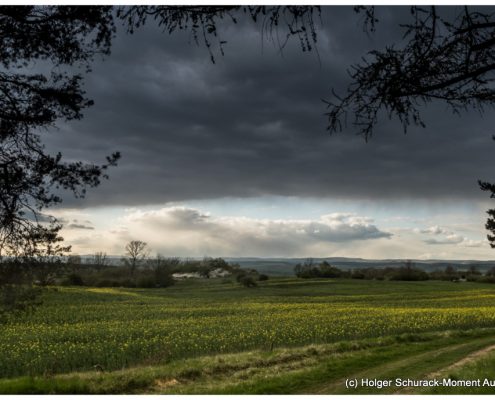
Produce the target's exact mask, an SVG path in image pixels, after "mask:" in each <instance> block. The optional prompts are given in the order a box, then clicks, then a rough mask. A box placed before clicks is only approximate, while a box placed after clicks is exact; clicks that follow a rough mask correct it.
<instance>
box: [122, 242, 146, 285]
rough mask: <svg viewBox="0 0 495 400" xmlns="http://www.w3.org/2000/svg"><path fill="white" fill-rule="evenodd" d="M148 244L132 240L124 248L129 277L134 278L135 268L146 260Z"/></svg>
mask: <svg viewBox="0 0 495 400" xmlns="http://www.w3.org/2000/svg"><path fill="white" fill-rule="evenodd" d="M147 246H148V244H147V243H146V242H142V241H140V240H132V241H130V242H129V243H127V244H126V246H125V251H126V256H127V258H126V259H125V261H126V264H127V265H128V266H129V268H130V274H131V276H134V272H135V271H136V268H137V267H138V266H139V265H140V264H141V262H142V261H144V260H145V259H146V257H147V256H148V254H149V251H148V249H147Z"/></svg>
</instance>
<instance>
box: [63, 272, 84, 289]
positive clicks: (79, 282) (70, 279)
mask: <svg viewBox="0 0 495 400" xmlns="http://www.w3.org/2000/svg"><path fill="white" fill-rule="evenodd" d="M64 283H66V284H67V285H69V286H84V281H83V278H82V277H81V275H79V274H76V273H75V272H73V273H71V274H69V275H68V276H67V278H66V280H65V282H64Z"/></svg>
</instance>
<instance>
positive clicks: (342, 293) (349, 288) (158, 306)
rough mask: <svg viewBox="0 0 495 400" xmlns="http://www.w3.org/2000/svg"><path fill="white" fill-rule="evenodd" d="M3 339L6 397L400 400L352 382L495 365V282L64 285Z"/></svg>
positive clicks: (5, 328) (0, 362)
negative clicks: (337, 398) (348, 398)
mask: <svg viewBox="0 0 495 400" xmlns="http://www.w3.org/2000/svg"><path fill="white" fill-rule="evenodd" d="M0 340H1V343H2V346H1V347H0V371H1V379H0V393H361V392H363V393H389V392H396V391H400V390H399V389H398V388H383V389H376V388H365V387H358V388H357V389H346V387H345V379H346V378H356V379H358V378H359V379H360V378H380V379H382V378H384V377H391V378H396V377H404V378H411V379H413V378H421V377H423V378H424V377H428V376H430V375H431V374H434V376H442V374H446V376H448V375H449V374H450V375H452V374H454V375H455V374H460V375H459V376H461V378H458V379H462V376H464V375H465V374H467V373H468V372H469V373H471V374H472V371H473V370H472V368H468V367H466V363H467V362H468V361H469V363H483V362H486V361H484V360H485V359H486V358H487V357H488V358H490V357H491V353H490V352H489V351H486V352H481V351H480V350H482V349H487V348H489V346H491V345H493V344H495V285H490V284H479V283H468V282H464V283H452V282H440V281H426V282H389V281H360V280H330V279H328V280H325V279H318V280H297V279H291V278H279V279H272V280H269V281H267V282H262V283H260V285H259V286H258V287H256V288H249V289H248V288H241V287H240V286H239V285H238V284H236V283H232V282H227V283H224V282H222V281H221V280H198V281H188V282H179V283H178V284H177V285H175V286H173V287H170V288H166V289H120V288H112V289H96V288H94V289H91V288H75V287H71V288H51V289H48V290H46V291H45V294H44V297H43V304H42V306H40V307H39V308H37V309H36V310H35V311H34V312H33V313H32V314H29V315H25V316H23V317H21V318H19V317H17V318H15V319H14V318H13V319H12V320H11V321H8V322H7V323H6V324H4V325H2V326H1V327H0ZM473 354H475V355H476V357H474V356H473ZM466 357H467V358H466ZM464 359H465V360H466V363H464V362H459V360H464ZM456 363H457V364H456ZM479 368H481V367H479ZM463 371H464V372H463ZM481 373H482V369H479V371H478V375H479V374H481ZM435 374H436V375H435ZM463 374H464V375H463ZM432 376H433V375H432ZM455 376H457V375H455ZM487 377H488V378H489V376H487ZM492 378H493V377H492ZM494 379H495V378H494ZM465 389H468V388H464V389H463V390H464V391H465ZM469 389H470V390H471V389H472V388H469ZM485 389H486V388H485ZM492 389H495V388H490V389H486V390H485V392H488V393H491V392H495V390H492ZM401 390H402V389H401ZM404 390H405V392H407V393H422V392H427V391H428V390H423V389H407V390H406V389H404ZM435 390H437V389H435ZM442 390H443V389H442ZM437 391H438V390H437ZM445 391H449V393H457V392H462V390H460V389H459V388H456V389H455V390H452V389H451V388H450V389H448V390H447V389H445ZM467 392H468V393H469V390H468V391H467ZM473 393H474V391H473Z"/></svg>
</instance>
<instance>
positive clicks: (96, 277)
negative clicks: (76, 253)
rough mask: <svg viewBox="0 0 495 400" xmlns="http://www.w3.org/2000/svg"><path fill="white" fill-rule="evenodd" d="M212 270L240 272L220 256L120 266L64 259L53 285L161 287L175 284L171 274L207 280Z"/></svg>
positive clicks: (157, 259) (150, 260) (147, 260)
mask: <svg viewBox="0 0 495 400" xmlns="http://www.w3.org/2000/svg"><path fill="white" fill-rule="evenodd" d="M216 271H226V272H228V273H229V274H230V275H234V276H235V275H237V274H239V273H240V272H241V270H240V267H239V265H237V264H229V263H227V262H226V261H225V260H224V259H222V258H204V259H202V260H190V259H180V258H178V257H162V256H160V255H158V256H156V257H153V258H145V259H142V260H140V262H139V263H138V264H137V265H131V264H130V263H129V262H124V263H123V265H120V266H114V265H101V264H91V263H85V264H75V263H73V262H71V261H70V260H68V262H67V271H66V273H65V274H64V277H62V278H61V279H58V280H54V281H53V284H60V285H70V286H72V285H79V286H93V287H129V288H163V287H168V286H171V285H173V284H174V283H175V279H174V277H173V274H176V273H180V274H188V273H189V274H195V275H198V276H199V277H201V278H205V279H208V278H210V277H213V276H215V275H214V272H216Z"/></svg>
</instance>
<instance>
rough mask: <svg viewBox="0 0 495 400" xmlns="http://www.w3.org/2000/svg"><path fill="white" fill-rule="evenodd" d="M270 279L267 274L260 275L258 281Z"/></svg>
mask: <svg viewBox="0 0 495 400" xmlns="http://www.w3.org/2000/svg"><path fill="white" fill-rule="evenodd" d="M268 279H269V278H268V275H266V274H260V275H259V276H258V280H259V281H267V280H268Z"/></svg>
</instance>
